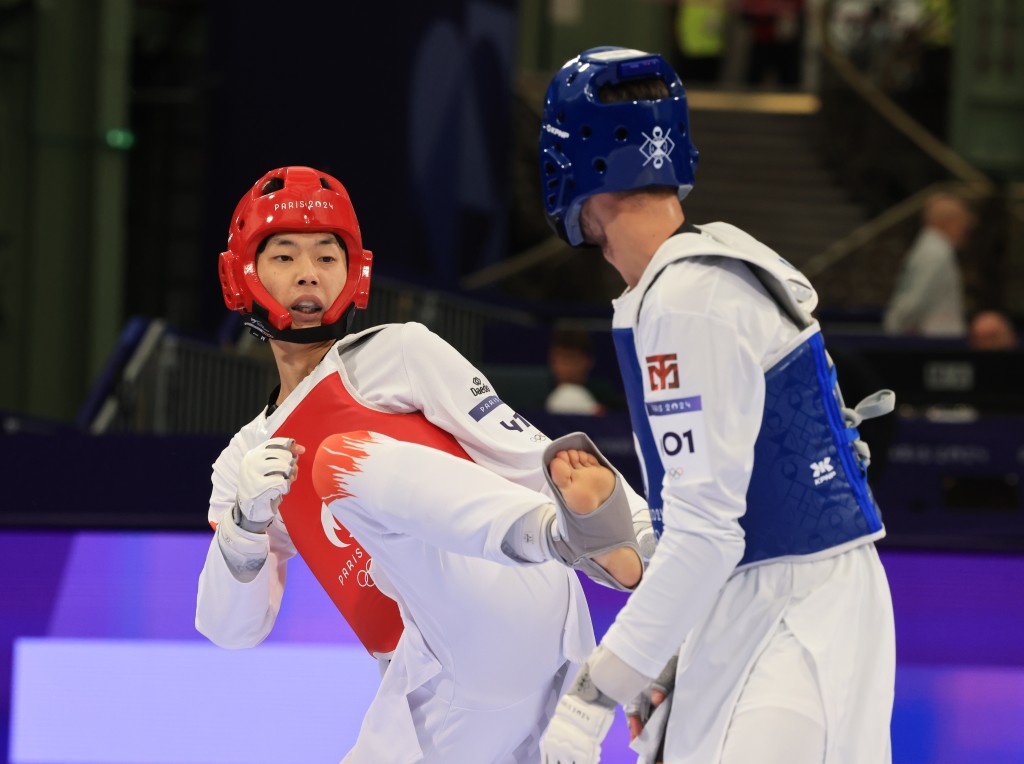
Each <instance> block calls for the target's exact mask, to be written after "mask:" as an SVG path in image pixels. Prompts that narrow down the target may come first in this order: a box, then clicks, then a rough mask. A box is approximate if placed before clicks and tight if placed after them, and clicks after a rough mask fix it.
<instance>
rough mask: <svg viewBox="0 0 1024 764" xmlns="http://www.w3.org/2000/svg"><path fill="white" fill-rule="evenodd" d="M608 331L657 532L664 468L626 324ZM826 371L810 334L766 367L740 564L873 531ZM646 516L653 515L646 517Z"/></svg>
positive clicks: (818, 548)
mask: <svg viewBox="0 0 1024 764" xmlns="http://www.w3.org/2000/svg"><path fill="white" fill-rule="evenodd" d="M612 336H613V339H614V342H615V348H616V352H617V354H618V357H619V365H620V367H621V369H622V377H623V384H624V387H625V390H626V395H627V398H628V400H629V411H630V417H631V419H632V423H633V429H634V432H635V433H636V437H637V441H638V442H639V445H640V454H641V460H642V461H643V464H644V476H645V488H646V492H647V497H648V504H649V505H650V507H651V514H652V522H653V524H654V527H655V533H656V534H657V535H658V536H660V535H661V532H662V529H663V527H664V526H663V524H662V522H661V510H662V497H661V485H662V480H663V478H664V474H665V471H664V468H663V467H662V464H661V457H660V455H659V453H658V450H657V444H656V442H655V439H654V435H653V433H652V431H651V426H650V422H649V421H648V418H647V409H646V406H645V404H644V387H643V377H642V376H641V369H640V363H639V359H638V358H637V356H636V346H635V344H634V342H633V331H632V329H628V328H625V329H614V330H613V331H612ZM857 438H858V434H857V431H856V429H855V428H848V427H846V425H845V421H844V418H843V415H842V412H841V411H840V409H839V402H838V400H837V393H836V380H835V373H834V370H833V368H832V367H831V366H830V364H829V363H828V359H827V357H826V355H825V346H824V343H823V341H822V338H821V334H820V332H815V333H814V334H812V335H811V336H810V337H809V338H808V339H807V340H805V341H804V342H802V343H801V344H800V345H798V346H797V347H796V348H795V349H794V350H793V351H791V352H790V353H789V354H788V355H787V356H786V357H784V358H783V359H782V360H781V361H779V362H778V363H776V364H775V366H773V367H772V368H771V369H769V370H768V372H766V374H765V410H764V417H763V419H762V422H761V430H760V432H759V433H758V436H757V440H756V442H755V444H754V467H753V470H752V472H751V476H750V485H749V486H748V488H747V511H746V514H745V515H744V516H743V517H742V518H741V519H740V525H741V526H742V528H743V530H744V532H745V534H746V549H745V551H744V555H743V559H742V560H740V562H739V566H738V567H742V566H747V565H753V564H756V563H760V562H765V561H768V560H772V559H777V558H781V557H793V556H805V555H813V554H817V553H819V552H824V551H826V550H828V549H831V548H834V547H840V546H846V545H847V544H849V543H850V542H853V541H855V540H856V539H858V538H862V537H865V536H871V535H874V534H876V533H878V532H879V531H881V530H882V521H881V517H880V515H879V511H878V507H877V505H876V504H875V501H874V498H873V496H872V495H871V490H870V488H869V487H868V484H867V478H866V475H865V470H864V469H863V468H862V467H861V464H860V461H859V459H858V457H857V455H856V453H855V452H854V450H853V447H852V446H851V443H852V441H854V440H856V439H857ZM655 516H656V518H657V521H656V522H655Z"/></svg>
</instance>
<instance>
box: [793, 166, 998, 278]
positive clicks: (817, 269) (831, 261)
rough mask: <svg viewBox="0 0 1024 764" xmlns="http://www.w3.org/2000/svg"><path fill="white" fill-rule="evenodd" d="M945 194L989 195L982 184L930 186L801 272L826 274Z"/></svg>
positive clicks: (814, 275) (832, 247) (817, 257)
mask: <svg viewBox="0 0 1024 764" xmlns="http://www.w3.org/2000/svg"><path fill="white" fill-rule="evenodd" d="M940 191H946V192H949V193H953V194H957V195H959V196H962V197H964V198H965V199H973V200H979V199H983V198H985V197H987V196H990V195H991V193H992V188H991V186H990V185H985V184H981V183H972V182H967V183H957V182H949V181H945V182H941V183H933V184H931V185H930V186H927V187H926V188H924V189H922V190H921V191H918V192H917V193H916V194H914V195H913V196H908V197H907V198H906V199H904V200H903V201H901V202H898V203H897V204H894V205H893V206H891V207H889V208H888V209H887V210H885V211H884V212H882V213H881V214H880V215H878V216H877V217H874V218H872V219H871V220H869V221H868V222H867V223H864V224H863V225H861V226H858V227H857V228H855V229H854V230H852V231H851V232H850V233H848V234H847V235H846V236H844V237H843V238H841V239H839V240H837V241H834V242H832V244H830V245H829V246H828V248H827V249H826V250H825V251H824V252H822V253H820V254H818V255H815V256H814V257H812V258H811V259H810V260H808V261H807V262H806V263H804V265H803V266H801V268H800V270H801V272H802V273H803V274H804V275H805V276H806V277H807V278H809V279H815V278H817V277H818V276H820V275H821V274H822V273H824V272H825V271H827V270H828V269H829V268H831V267H832V266H833V265H835V264H836V263H839V262H841V261H842V260H845V259H846V258H847V257H849V256H850V255H851V254H853V252H854V251H856V250H857V249H859V248H860V247H862V246H864V245H865V244H867V243H868V242H869V241H871V240H872V239H876V238H878V237H879V236H881V235H882V234H884V233H887V232H888V231H891V230H892V229H894V228H896V227H897V226H899V225H900V224H901V223H903V222H905V221H907V220H908V219H910V218H911V217H915V216H917V215H919V214H920V213H921V210H922V209H924V205H925V203H926V202H927V200H928V197H930V196H931V195H932V194H934V193H937V192H940Z"/></svg>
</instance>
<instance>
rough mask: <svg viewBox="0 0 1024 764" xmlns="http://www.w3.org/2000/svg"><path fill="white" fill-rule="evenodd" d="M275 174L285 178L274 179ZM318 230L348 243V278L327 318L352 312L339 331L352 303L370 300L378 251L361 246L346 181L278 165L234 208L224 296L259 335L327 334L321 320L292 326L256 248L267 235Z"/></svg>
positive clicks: (224, 259) (224, 260) (335, 329)
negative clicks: (260, 268) (259, 266)
mask: <svg viewBox="0 0 1024 764" xmlns="http://www.w3.org/2000/svg"><path fill="white" fill-rule="evenodd" d="M274 179H277V180H278V181H279V182H278V183H273V182H272V181H274ZM281 183H283V184H284V185H283V186H281ZM278 186H281V187H280V188H278ZM320 231H327V232H330V233H333V234H337V236H338V237H339V238H340V239H341V241H342V242H344V244H345V249H346V250H347V260H348V279H347V280H346V282H345V286H344V288H343V289H342V290H341V294H340V295H338V299H336V300H335V301H334V304H333V305H331V306H330V307H329V308H328V309H327V311H326V312H325V313H324V317H323V321H322V325H323V326H324V327H327V326H330V325H332V324H336V323H337V322H338V321H339V319H341V318H343V317H346V320H345V321H342V322H341V323H340V324H338V325H337V326H332V327H331V329H330V330H329V334H332V335H334V336H341V335H343V334H344V333H345V331H347V328H348V327H347V324H348V321H349V320H350V319H351V316H352V314H351V311H350V308H352V307H354V308H358V309H360V310H362V309H363V308H365V307H366V303H367V300H368V299H369V296H370V267H371V264H372V261H373V253H372V252H370V251H369V250H368V249H363V242H362V237H361V236H360V233H359V221H357V220H356V213H355V210H354V209H352V202H351V200H350V199H349V196H348V192H347V191H346V190H345V187H344V186H343V185H341V183H340V182H339V181H338V180H337V179H336V178H333V177H331V176H330V175H328V174H327V173H323V172H320V171H319V170H314V169H313V168H312V167H279V168H278V169H276V170H271V171H270V172H268V173H267V174H266V175H264V176H263V177H262V178H260V179H259V181H258V182H257V183H256V185H254V186H253V187H252V189H251V190H250V191H249V192H248V193H247V194H246V195H245V196H243V197H242V200H241V201H240V202H239V203H238V206H237V207H235V214H234V215H232V217H231V226H230V228H229V229H228V248H227V251H226V252H221V254H220V268H219V271H220V283H221V287H222V288H223V290H224V303H225V304H226V305H227V306H228V308H229V309H231V310H237V311H240V312H241V313H243V314H246V318H247V321H246V324H247V325H248V326H249V328H250V330H252V331H253V333H254V334H256V335H257V336H261V335H262V338H263V339H266V338H267V337H275V338H278V339H288V340H290V341H293V342H302V341H320V339H323V338H324V337H325V336H327V333H325V330H323V329H319V327H313V328H310V329H292V328H291V326H292V317H291V315H290V314H289V313H288V310H287V309H286V308H285V307H284V306H283V305H281V304H280V303H279V302H278V301H277V300H275V299H274V298H273V297H271V296H270V293H269V292H268V291H267V290H266V287H264V286H263V284H262V283H261V282H260V279H259V276H257V275H256V250H257V249H258V248H259V246H260V244H261V243H262V242H263V241H265V240H266V238H267V237H268V236H272V235H273V234H275V233H283V232H300V233H301V232H310V233H315V232H320ZM339 330H340V331H339Z"/></svg>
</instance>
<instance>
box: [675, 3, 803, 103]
mask: <svg viewBox="0 0 1024 764" xmlns="http://www.w3.org/2000/svg"><path fill="white" fill-rule="evenodd" d="M740 12H741V14H742V17H743V21H744V22H745V23H746V24H747V26H748V27H749V29H750V51H749V57H748V59H747V76H746V81H747V84H748V85H760V84H762V83H767V82H771V81H772V77H773V76H774V78H775V82H777V84H779V85H783V86H786V87H796V86H797V85H799V84H800V63H801V58H802V56H803V37H804V3H803V0H741V3H740ZM682 74H683V76H684V77H685V76H686V72H685V71H684V72H682Z"/></svg>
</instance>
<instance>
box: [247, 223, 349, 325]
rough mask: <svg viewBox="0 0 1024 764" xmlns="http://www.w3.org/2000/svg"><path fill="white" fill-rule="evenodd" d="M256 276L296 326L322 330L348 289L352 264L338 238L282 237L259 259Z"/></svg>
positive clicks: (274, 238) (317, 235)
mask: <svg viewBox="0 0 1024 764" xmlns="http://www.w3.org/2000/svg"><path fill="white" fill-rule="evenodd" d="M256 275H257V276H259V279H260V281H261V282H262V284H263V286H264V287H266V290H267V291H268V292H270V296H271V297H273V298H274V299H275V300H277V301H278V302H279V303H281V304H282V305H283V306H284V307H285V308H286V309H287V310H288V312H289V313H290V314H291V317H292V326H294V327H296V328H300V327H309V326H319V325H320V323H321V321H322V320H323V315H324V313H325V312H326V311H327V309H328V308H329V307H331V305H332V304H334V301H335V300H336V299H337V298H338V295H340V294H341V290H342V289H343V288H344V286H345V281H346V280H347V278H348V262H347V258H346V257H345V250H344V249H342V247H341V245H340V244H339V243H338V240H337V239H336V238H335V237H334V234H331V233H324V232H321V233H278V234H274V235H273V236H271V237H270V240H269V241H268V242H267V246H266V247H265V248H264V249H263V251H262V252H261V253H260V254H259V256H258V257H257V260H256Z"/></svg>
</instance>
